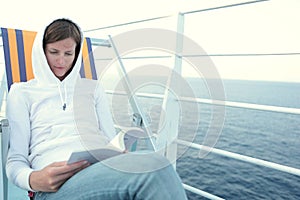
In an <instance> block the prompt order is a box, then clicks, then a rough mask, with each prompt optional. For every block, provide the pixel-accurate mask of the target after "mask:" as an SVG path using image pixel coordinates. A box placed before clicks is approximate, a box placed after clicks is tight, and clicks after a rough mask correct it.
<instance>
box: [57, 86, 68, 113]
mask: <svg viewBox="0 0 300 200" xmlns="http://www.w3.org/2000/svg"><path fill="white" fill-rule="evenodd" d="M58 91H59V96H60V101H61V103H62V108H63V110H66V108H67V87H66V84H64V96H65V99H63V96H62V93H61V89H60V84H58Z"/></svg>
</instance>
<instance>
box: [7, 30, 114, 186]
mask: <svg viewBox="0 0 300 200" xmlns="http://www.w3.org/2000/svg"><path fill="white" fill-rule="evenodd" d="M42 39H43V31H42V32H39V33H38V34H37V36H36V39H35V42H34V44H33V49H32V62H33V63H32V65H33V72H34V77H35V78H34V79H33V80H30V81H28V82H24V83H15V84H13V85H12V87H11V89H10V91H9V94H8V98H7V110H6V113H7V118H8V120H9V124H10V127H11V135H10V148H9V152H8V160H7V165H6V170H7V175H8V178H9V180H10V181H12V182H13V183H14V184H15V185H17V186H19V187H21V188H23V189H25V190H32V189H31V188H30V185H29V176H30V173H31V172H32V171H34V170H40V169H42V168H44V167H46V166H47V165H49V164H51V163H53V162H57V161H66V160H68V158H69V156H70V154H71V153H72V152H73V151H79V150H88V149H93V148H98V147H101V146H104V145H105V144H107V143H108V142H109V141H110V140H111V139H112V138H113V137H114V136H115V134H116V133H115V129H114V126H113V120H112V116H111V113H110V109H109V105H108V103H107V99H106V97H105V93H104V90H103V88H102V87H101V85H100V84H99V82H98V81H93V80H87V79H81V78H80V75H79V70H80V67H81V63H82V56H81V55H82V54H81V52H80V53H79V56H78V58H77V61H76V64H75V66H74V67H73V69H72V71H71V73H70V74H69V75H68V76H67V77H66V78H65V79H64V80H63V81H60V80H59V79H58V78H57V77H56V76H55V75H54V74H53V73H52V71H51V69H50V67H49V65H48V63H47V60H46V56H45V54H44V51H43V47H42Z"/></svg>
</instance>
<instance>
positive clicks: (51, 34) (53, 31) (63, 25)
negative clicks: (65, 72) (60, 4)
mask: <svg viewBox="0 0 300 200" xmlns="http://www.w3.org/2000/svg"><path fill="white" fill-rule="evenodd" d="M66 38H73V39H74V41H75V42H76V49H75V59H74V63H73V65H74V64H75V62H76V60H77V57H78V54H79V51H80V47H81V41H82V35H81V30H80V28H79V26H78V25H77V24H76V23H74V22H73V21H71V20H69V19H65V18H61V19H56V20H54V21H53V22H51V23H50V24H49V25H48V26H47V27H46V29H45V32H44V37H43V49H44V51H45V48H46V45H47V44H49V43H53V42H57V41H60V40H64V39H66Z"/></svg>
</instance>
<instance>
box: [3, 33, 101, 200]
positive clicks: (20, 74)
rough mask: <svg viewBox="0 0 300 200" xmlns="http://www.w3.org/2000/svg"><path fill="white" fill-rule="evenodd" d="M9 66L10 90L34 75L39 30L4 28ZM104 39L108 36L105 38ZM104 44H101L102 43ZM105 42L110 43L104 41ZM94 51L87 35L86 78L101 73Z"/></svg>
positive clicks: (5, 190) (5, 125)
mask: <svg viewBox="0 0 300 200" xmlns="http://www.w3.org/2000/svg"><path fill="white" fill-rule="evenodd" d="M1 33H2V41H3V50H4V60H5V69H6V77H7V88H8V91H9V89H10V87H11V85H12V84H13V83H15V82H25V81H28V80H30V79H32V78H33V71H32V64H31V52H32V45H33V42H34V38H35V36H36V32H33V31H26V30H18V29H9V28H1ZM103 41H104V40H103ZM100 46H101V45H100ZM103 46H107V44H104V45H103ZM91 52H92V43H91V38H88V37H85V38H84V43H83V49H82V56H83V61H82V65H81V69H80V75H81V77H82V78H89V79H94V80H96V79H97V73H96V68H95V63H94V57H93V54H92V53H91ZM8 128H9V125H8V120H7V119H2V120H1V123H0V134H1V137H0V139H1V147H2V148H1V156H2V162H1V164H2V167H1V169H2V174H1V176H2V180H3V181H2V183H1V182H0V184H2V185H1V186H2V187H1V190H2V191H1V192H0V200H2V199H4V200H6V199H7V198H8V181H7V177H6V172H5V163H6V157H7V150H8V141H9V139H8V138H9V135H8V134H9V132H8Z"/></svg>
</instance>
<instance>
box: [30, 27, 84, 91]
mask: <svg viewBox="0 0 300 200" xmlns="http://www.w3.org/2000/svg"><path fill="white" fill-rule="evenodd" d="M45 30H46V29H43V30H41V31H39V32H38V33H37V35H36V37H35V40H34V43H33V47H32V56H31V57H32V69H33V74H34V77H35V79H36V80H37V82H38V84H39V85H43V86H51V85H53V84H54V85H57V84H62V83H64V84H67V85H68V86H70V85H72V84H73V85H75V82H76V80H77V78H78V77H80V75H79V71H80V68H81V63H82V56H81V55H82V44H83V34H82V31H80V33H81V44H80V52H79V54H78V56H77V58H75V59H76V62H75V64H74V66H73V68H72V71H71V72H70V73H69V74H68V76H67V77H65V79H64V80H62V81H60V80H59V79H58V78H57V77H56V76H55V74H54V73H53V72H52V71H51V69H50V66H49V65H48V62H47V58H46V55H45V53H44V49H43V36H44V32H45Z"/></svg>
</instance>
